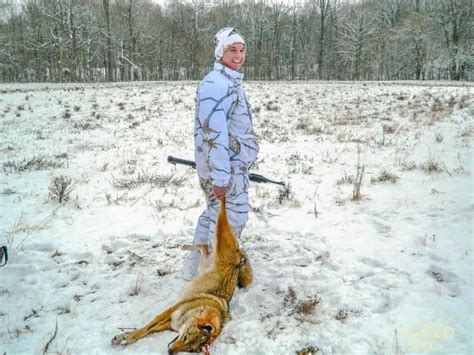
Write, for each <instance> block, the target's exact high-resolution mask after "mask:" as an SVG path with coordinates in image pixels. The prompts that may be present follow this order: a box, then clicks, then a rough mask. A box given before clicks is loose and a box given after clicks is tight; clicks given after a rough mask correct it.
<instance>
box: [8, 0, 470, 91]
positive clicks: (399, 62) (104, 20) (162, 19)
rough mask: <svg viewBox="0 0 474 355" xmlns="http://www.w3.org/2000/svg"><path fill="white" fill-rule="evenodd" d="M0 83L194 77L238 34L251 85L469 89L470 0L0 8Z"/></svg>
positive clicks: (120, 1) (43, 2)
mask: <svg viewBox="0 0 474 355" xmlns="http://www.w3.org/2000/svg"><path fill="white" fill-rule="evenodd" d="M0 14H1V16H0V82H98V81H136V80H198V79H201V78H202V77H203V76H204V75H205V73H206V72H207V71H208V70H209V68H210V66H211V65H212V62H213V60H214V58H213V49H214V44H213V36H214V34H215V33H216V32H217V30H219V29H220V28H222V27H226V26H233V27H235V28H237V29H238V30H239V31H240V32H241V33H242V34H243V35H244V36H245V38H246V41H247V62H246V65H245V66H244V69H243V72H244V74H245V76H246V78H247V79H254V80H313V79H318V80H410V79H417V80H464V81H473V80H474V38H473V33H474V21H473V17H474V16H473V0H439V1H438V0H436V1H432V0H365V1H343V0H306V1H293V2H278V1H244V2H238V1H219V0H207V1H206V0H205V1H199V0H195V1H180V0H172V1H168V2H163V3H158V2H153V1H150V0H102V1H100V0H67V1H54V0H26V1H8V0H4V1H3V2H1V3H0Z"/></svg>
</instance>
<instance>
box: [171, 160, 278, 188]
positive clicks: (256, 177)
mask: <svg viewBox="0 0 474 355" xmlns="http://www.w3.org/2000/svg"><path fill="white" fill-rule="evenodd" d="M168 163H171V164H181V165H187V166H190V167H192V168H194V169H196V163H195V162H193V161H192V160H186V159H180V158H175V157H173V156H171V155H168ZM249 179H250V181H253V182H263V183H270V184H277V185H281V186H285V183H284V182H283V181H273V180H270V179H268V178H266V177H265V176H263V175H260V174H253V173H251V174H249Z"/></svg>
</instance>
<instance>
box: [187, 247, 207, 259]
mask: <svg viewBox="0 0 474 355" xmlns="http://www.w3.org/2000/svg"><path fill="white" fill-rule="evenodd" d="M183 250H199V251H200V252H201V255H202V256H204V257H206V258H207V257H208V256H209V254H210V253H211V252H210V251H209V245H207V244H191V245H183Z"/></svg>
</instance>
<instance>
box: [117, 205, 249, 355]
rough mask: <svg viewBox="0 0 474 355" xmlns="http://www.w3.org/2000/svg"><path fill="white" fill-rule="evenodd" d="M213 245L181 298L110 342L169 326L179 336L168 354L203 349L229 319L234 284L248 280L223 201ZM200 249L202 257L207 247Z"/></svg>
mask: <svg viewBox="0 0 474 355" xmlns="http://www.w3.org/2000/svg"><path fill="white" fill-rule="evenodd" d="M214 245H215V250H214V251H213V260H212V266H211V267H210V269H208V270H205V271H203V272H201V273H200V274H199V275H198V276H197V277H196V278H195V279H194V280H193V281H192V282H191V283H190V285H189V286H188V288H187V290H186V293H185V295H184V297H183V298H182V299H181V301H179V302H178V303H176V304H175V305H174V306H172V307H170V308H168V309H167V310H165V311H164V312H162V313H161V314H159V315H158V316H157V317H156V318H155V319H153V320H152V321H151V322H150V323H148V324H147V325H146V326H144V327H143V328H140V329H137V330H134V331H131V332H126V333H123V334H119V335H117V336H115V337H114V338H113V339H112V344H113V345H129V344H131V343H134V342H135V341H137V340H138V339H140V338H143V337H144V336H146V335H148V334H150V333H154V332H161V331H164V330H171V329H172V330H176V331H178V332H179V335H178V336H177V337H176V338H175V339H174V340H173V341H172V342H171V343H170V344H169V345H168V352H169V354H174V353H178V352H182V351H186V352H200V351H206V349H207V348H208V347H209V345H210V344H212V343H213V342H214V340H215V339H216V338H217V336H219V334H220V333H221V331H222V327H223V325H224V324H225V322H227V321H228V320H229V301H230V299H231V298H232V295H233V294H234V290H235V287H236V286H239V287H247V286H248V285H250V283H251V282H252V269H251V266H250V262H249V260H248V257H247V255H246V254H245V252H244V251H243V250H242V249H240V247H239V243H238V241H237V239H236V238H235V236H234V234H233V233H232V230H231V228H230V225H229V222H228V220H227V214H226V209H225V200H224V201H222V203H221V209H220V212H219V217H218V221H217V226H216V234H215V242H214ZM198 248H200V247H198ZM201 252H202V256H201V257H203V254H205V253H204V252H207V249H204V250H201Z"/></svg>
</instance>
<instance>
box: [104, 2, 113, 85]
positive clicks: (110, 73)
mask: <svg viewBox="0 0 474 355" xmlns="http://www.w3.org/2000/svg"><path fill="white" fill-rule="evenodd" d="M102 4H103V6H104V12H105V22H106V36H107V46H106V55H107V58H106V72H107V81H114V72H113V63H112V39H111V33H110V6H109V0H102Z"/></svg>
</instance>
